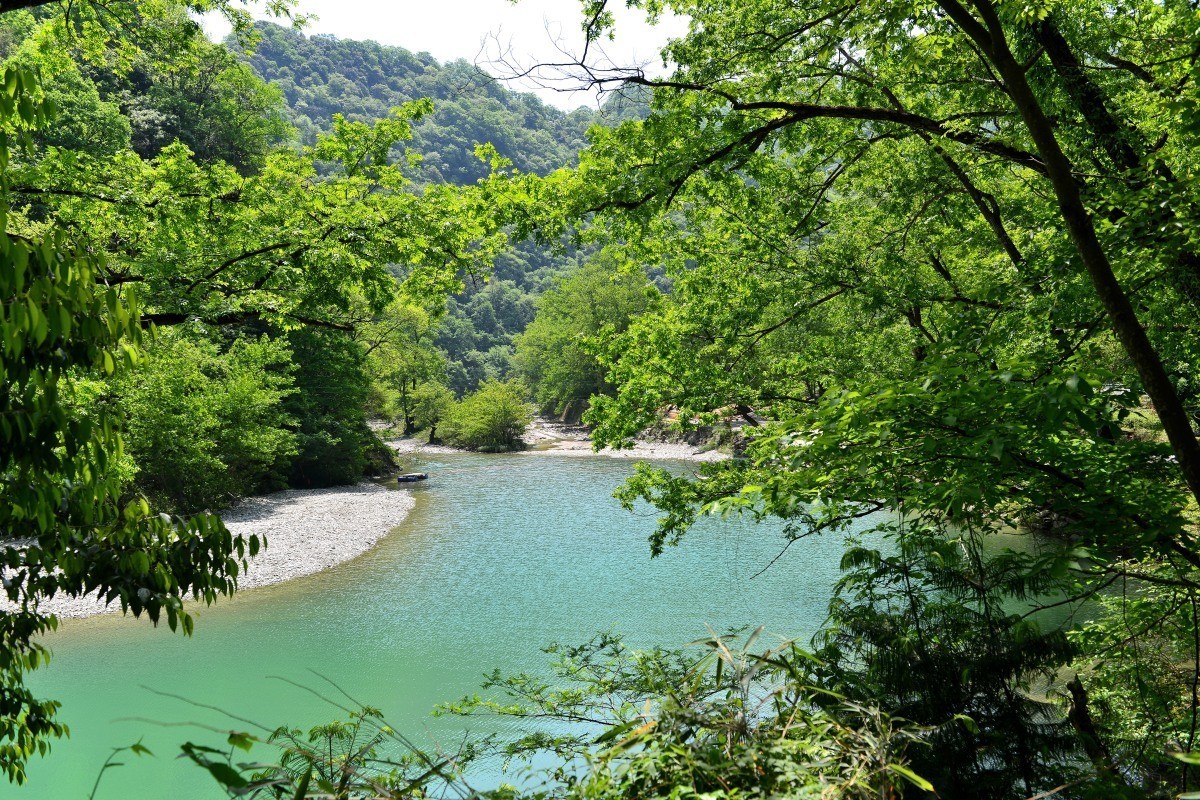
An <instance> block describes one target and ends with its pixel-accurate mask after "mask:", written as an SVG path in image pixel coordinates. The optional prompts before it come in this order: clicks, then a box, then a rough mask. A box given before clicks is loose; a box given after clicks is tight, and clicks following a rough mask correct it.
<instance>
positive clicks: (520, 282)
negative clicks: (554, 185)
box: [227, 22, 641, 422]
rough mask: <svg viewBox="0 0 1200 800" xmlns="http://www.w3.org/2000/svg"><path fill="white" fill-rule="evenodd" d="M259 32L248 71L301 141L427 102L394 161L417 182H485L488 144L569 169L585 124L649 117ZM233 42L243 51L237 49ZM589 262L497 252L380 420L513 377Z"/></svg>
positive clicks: (416, 61) (287, 34)
mask: <svg viewBox="0 0 1200 800" xmlns="http://www.w3.org/2000/svg"><path fill="white" fill-rule="evenodd" d="M255 32H256V34H257V35H258V37H259V39H258V41H257V43H256V45H255V47H254V50H253V52H251V53H250V54H249V55H248V56H246V57H245V58H246V63H248V64H249V65H250V66H251V67H252V68H253V70H254V71H255V73H257V75H259V76H260V77H261V78H262V79H263V80H264V81H266V82H268V83H269V85H270V86H271V87H272V88H274V89H277V90H279V91H280V92H281V93H282V97H283V101H284V115H285V116H286V118H287V119H288V120H289V121H290V122H291V123H292V125H293V126H295V138H296V139H297V141H298V142H299V143H300V144H303V145H312V144H313V143H315V142H316V140H317V137H318V136H319V135H321V134H325V133H328V132H329V131H330V130H332V125H333V118H334V116H335V115H339V114H340V115H342V116H343V117H345V118H346V119H347V120H350V121H356V122H366V123H373V122H375V121H377V120H380V119H384V118H386V117H387V116H388V114H389V113H390V111H391V109H392V108H394V107H396V106H399V105H402V104H404V103H408V102H411V101H413V100H415V99H417V98H430V99H431V100H432V101H433V112H432V113H430V114H427V115H425V116H424V117H423V118H421V119H420V120H418V121H416V122H414V124H413V137H412V140H411V141H408V142H405V143H404V147H403V149H402V148H401V147H399V146H398V147H397V148H395V149H394V150H393V151H392V153H391V156H392V158H394V159H400V158H405V157H407V156H408V155H411V154H417V155H419V156H420V159H419V161H418V162H417V163H415V164H414V165H413V166H412V167H411V168H410V169H409V170H408V174H409V175H410V176H411V177H412V179H413V181H414V183H415V184H417V185H421V184H425V185H431V184H432V185H436V184H445V183H450V184H457V185H463V184H470V183H473V182H474V181H477V180H479V179H481V178H482V177H483V176H485V175H486V174H487V173H488V170H489V166H488V164H486V163H485V162H484V161H482V160H481V159H480V158H478V157H477V155H476V152H475V151H476V148H477V147H479V145H481V144H485V143H487V144H491V145H492V146H494V147H495V148H496V151H497V152H498V153H499V154H500V155H501V156H503V157H504V158H506V159H508V160H510V161H511V162H512V164H513V166H514V167H515V168H517V169H518V170H520V171H521V172H528V173H535V174H538V175H544V174H547V173H549V172H550V171H552V170H555V169H559V168H561V167H567V166H571V165H572V164H574V163H575V162H576V161H577V158H578V153H579V151H580V149H582V147H583V146H584V144H585V138H584V134H585V133H586V131H587V129H588V127H589V126H591V125H593V124H596V123H597V122H601V121H603V120H605V119H607V118H609V117H611V118H612V119H614V120H615V119H622V118H628V117H631V116H636V115H637V114H638V113H639V110H640V108H641V106H640V105H638V104H637V103H631V102H629V101H628V99H627V98H619V99H618V100H619V102H617V103H614V104H613V105H612V106H611V107H608V106H606V107H605V108H604V109H603V110H602V111H589V110H587V109H585V108H580V109H577V110H576V111H573V112H571V113H566V112H563V111H560V110H558V109H556V108H553V107H551V106H547V105H545V104H544V103H542V101H541V100H539V99H538V98H537V97H536V96H535V95H532V94H522V93H518V92H514V91H511V90H509V89H507V88H506V87H505V86H504V85H502V84H501V83H499V82H497V81H496V80H494V79H492V78H490V77H489V76H487V75H485V74H484V73H482V72H481V71H479V70H478V69H476V68H475V67H474V66H472V65H471V64H469V63H467V62H466V61H462V60H459V61H454V62H451V63H448V64H439V63H438V62H437V61H436V60H435V59H433V58H432V57H431V56H430V55H429V54H428V53H412V52H410V51H408V50H405V49H404V48H402V47H392V46H385V45H380V44H377V43H375V42H362V41H355V40H348V39H338V38H337V37H334V36H330V35H323V34H314V35H305V34H304V33H303V32H301V31H297V30H295V29H293V28H287V27H282V26H280V25H275V24H272V23H270V22H258V23H256V25H255ZM227 44H228V45H229V46H230V47H231V48H232V49H235V50H236V47H237V44H236V42H235V41H233V40H230V41H229V42H227ZM584 256H585V254H584V253H580V252H577V251H576V249H575V248H574V247H573V246H571V245H569V244H566V243H565V242H564V244H563V246H562V247H559V248H551V247H548V246H544V245H539V244H536V243H534V242H531V241H517V242H514V243H513V244H512V246H511V247H510V248H508V249H506V250H505V251H504V252H502V253H500V254H498V255H497V257H496V260H495V262H494V264H493V265H492V269H491V270H490V274H489V275H488V277H487V279H486V281H485V280H483V279H482V278H481V279H478V280H469V281H467V282H466V283H465V285H464V287H463V291H462V292H461V293H459V294H456V295H454V296H452V297H450V298H448V299H447V300H446V308H445V314H444V317H442V319H441V320H440V321H436V320H435V321H432V325H433V327H432V328H431V329H430V331H429V335H428V336H422V337H421V338H420V339H419V340H412V341H410V342H408V343H407V346H408V347H409V348H410V349H417V350H424V351H425V353H424V354H423V355H421V356H419V357H413V358H406V359H402V361H403V362H404V366H403V367H402V368H401V369H399V370H398V371H395V370H392V371H390V372H389V374H390V375H391V379H390V380H387V381H384V382H382V383H380V384H378V385H377V392H376V394H375V395H374V400H373V403H372V410H373V412H374V413H376V414H380V415H382V416H385V417H393V416H394V417H396V418H398V419H399V420H401V421H402V422H403V421H404V420H409V421H411V420H412V413H413V409H414V406H413V401H412V399H411V393H410V390H411V389H414V388H416V386H417V385H419V384H420V383H423V382H426V381H430V380H433V381H436V382H437V383H445V384H446V385H448V386H449V387H450V388H451V389H452V390H453V391H454V392H455V393H457V394H459V395H462V394H464V393H466V392H470V391H473V390H475V389H476V388H478V387H479V386H480V385H481V383H483V382H484V381H487V380H503V379H506V378H508V377H510V376H511V375H513V374H514V372H515V368H514V364H513V352H514V351H513V340H514V337H515V336H517V335H519V334H520V333H522V332H523V331H524V329H525V326H526V325H528V324H529V322H530V321H531V320H532V319H533V314H534V302H535V300H536V298H537V297H538V296H539V295H540V294H541V293H542V292H543V291H544V290H545V289H546V288H548V287H549V286H550V285H551V283H552V282H553V281H554V280H555V278H556V277H559V276H562V275H565V274H567V273H569V272H571V271H572V270H574V269H575V268H577V267H578V266H579V265H580V264H581V263H582V260H583V258H584Z"/></svg>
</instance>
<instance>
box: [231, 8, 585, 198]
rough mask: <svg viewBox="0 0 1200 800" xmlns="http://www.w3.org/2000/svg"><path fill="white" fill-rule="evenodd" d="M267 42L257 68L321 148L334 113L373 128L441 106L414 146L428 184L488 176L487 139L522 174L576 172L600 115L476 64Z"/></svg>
mask: <svg viewBox="0 0 1200 800" xmlns="http://www.w3.org/2000/svg"><path fill="white" fill-rule="evenodd" d="M256 30H257V32H258V33H259V35H260V36H261V40H260V41H259V42H258V43H257V45H256V46H255V48H254V51H253V52H252V53H251V54H250V55H249V63H250V65H251V66H252V67H253V68H254V71H255V72H256V73H258V75H260V76H261V77H262V78H263V79H264V80H266V81H267V82H269V83H270V84H272V85H274V86H276V87H278V88H279V89H280V90H281V91H282V92H283V97H284V100H285V101H286V103H287V106H288V118H289V120H290V121H291V122H292V124H293V125H295V126H296V130H297V132H298V136H299V139H300V141H301V142H302V143H304V144H313V143H314V142H315V141H316V138H317V135H318V134H319V133H327V132H329V131H330V130H331V126H332V122H331V120H332V119H333V116H334V115H335V114H342V115H343V116H345V117H346V119H348V120H355V121H361V122H372V121H374V120H377V119H381V118H383V117H386V116H387V115H388V112H389V111H390V110H391V109H392V108H393V107H395V106H399V105H403V104H404V103H407V102H409V101H412V100H415V99H417V98H422V97H427V98H429V99H431V100H433V103H434V109H435V111H434V113H433V114H431V115H429V116H427V117H426V118H425V119H423V120H421V121H420V122H418V123H417V124H416V125H415V126H414V128H413V140H412V142H411V143H410V144H409V147H410V148H411V149H412V150H414V151H415V152H417V153H420V154H421V156H422V158H423V160H422V163H421V164H420V165H419V166H418V167H417V169H416V171H415V172H414V178H415V179H417V180H418V181H424V182H432V183H456V184H462V183H469V182H472V181H475V180H478V179H479V178H481V177H483V176H484V175H485V174H487V165H485V164H483V163H482V162H480V160H479V159H478V158H476V157H475V148H476V146H477V145H479V144H481V143H484V142H487V143H490V144H492V145H494V146H495V148H496V150H497V151H498V152H499V153H500V155H502V156H504V157H505V158H508V159H510V160H511V161H512V162H513V165H514V166H515V167H517V168H518V169H520V170H521V171H522V172H536V173H538V174H543V175H544V174H546V173H547V172H550V171H551V170H555V169H558V168H559V167H564V166H569V165H571V164H573V163H574V162H575V160H576V157H577V154H578V153H579V151H580V150H581V149H582V148H583V146H584V142H585V140H584V134H585V133H586V131H587V129H588V126H590V125H592V124H593V123H594V122H595V121H596V120H597V117H598V115H597V114H596V113H594V112H591V111H588V110H587V109H583V108H580V109H578V110H576V111H573V112H571V113H569V114H568V113H565V112H563V111H559V110H558V109H556V108H553V107H551V106H547V105H545V104H544V103H542V101H541V100H539V99H538V98H537V97H536V96H535V95H532V94H521V93H517V92H513V91H510V90H509V89H507V88H505V87H504V86H503V85H502V84H500V83H498V82H497V81H495V80H494V79H492V78H490V77H488V76H487V75H486V74H484V73H482V72H481V71H479V70H478V69H476V68H475V67H474V66H472V65H471V64H469V63H467V62H466V61H463V60H459V61H453V62H450V63H448V64H439V63H438V62H437V61H436V60H435V59H434V58H433V57H432V56H430V55H429V54H428V53H412V52H410V51H408V50H405V49H404V48H402V47H389V46H385V45H380V44H376V43H375V42H360V41H354V40H351V39H338V38H337V37H334V36H330V35H323V34H314V35H311V36H306V35H305V34H304V33H302V32H300V31H297V30H294V29H292V28H284V27H281V26H279V25H274V24H272V23H269V22H260V23H258V25H257V26H256Z"/></svg>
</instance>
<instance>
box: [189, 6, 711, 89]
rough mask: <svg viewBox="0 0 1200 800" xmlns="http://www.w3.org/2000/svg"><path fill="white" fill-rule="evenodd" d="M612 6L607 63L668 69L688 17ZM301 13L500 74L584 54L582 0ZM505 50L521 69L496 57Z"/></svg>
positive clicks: (528, 85)
mask: <svg viewBox="0 0 1200 800" xmlns="http://www.w3.org/2000/svg"><path fill="white" fill-rule="evenodd" d="M610 5H611V6H612V7H613V10H614V12H615V13H616V20H617V24H616V28H615V30H616V34H617V37H616V39H615V41H613V42H605V43H604V46H603V52H604V54H605V55H606V56H607V59H608V61H610V62H611V64H612V65H617V66H621V67H630V66H641V67H644V68H645V70H646V71H647V72H648V73H650V74H661V73H662V72H663V63H662V57H661V56H660V55H659V51H660V49H661V48H662V46H663V44H665V43H666V41H667V39H669V38H671V37H673V36H680V35H682V34H683V33H684V32H685V31H686V28H687V22H686V20H685V19H684V18H681V17H671V18H667V19H663V20H662V21H660V22H659V24H658V25H657V26H653V27H651V26H649V25H647V24H646V22H645V18H644V16H643V15H642V14H641V12H638V11H629V10H627V9H626V8H625V7H624V3H623V2H621V0H613V2H611V3H610ZM297 11H298V12H299V13H302V14H312V15H315V16H316V17H317V19H316V20H314V21H312V22H310V23H309V25H308V26H307V27H306V28H305V29H304V32H305V33H306V34H309V35H311V34H313V33H332V34H334V35H335V36H337V37H339V38H342V39H371V40H374V41H376V42H379V43H380V44H390V45H399V46H400V47H404V48H406V49H408V50H411V51H413V52H418V53H419V52H422V51H424V52H428V53H430V54H431V55H433V57H434V58H436V59H438V60H439V61H443V62H445V61H452V60H454V59H456V58H464V59H466V60H467V61H470V62H472V63H476V64H478V65H479V66H480V67H482V68H484V69H485V70H487V71H488V72H490V73H492V74H493V75H498V76H502V73H505V72H508V74H512V73H513V72H514V71H515V67H518V66H519V67H527V66H529V65H532V64H534V63H546V62H555V61H562V60H563V56H562V53H561V52H560V49H561V50H566V51H567V52H570V53H574V54H577V53H579V52H580V51H581V50H582V46H583V33H582V30H581V27H580V26H581V23H582V19H583V14H582V11H581V3H580V2H579V0H520V1H519V2H517V3H511V2H508V0H393V1H392V2H388V0H299V5H298V8H297ZM204 25H205V30H206V31H208V34H209V36H210V37H212V38H214V39H218V40H219V39H220V38H221V37H223V36H225V35H226V34H227V33H228V32H229V26H228V24H227V23H225V21H224V20H223V19H220V18H217V17H213V16H211V15H210V16H209V17H208V18H206V19H205V20H204ZM502 54H506V58H505V60H506V61H508V62H510V63H511V64H512V65H513V67H514V68H509V67H504V66H501V65H498V64H496V63H494V62H497V61H498V60H499V56H500V55H502ZM508 85H509V88H512V89H515V90H518V91H532V92H536V93H537V94H538V95H539V96H540V97H541V98H542V100H543V101H545V102H546V103H549V104H551V105H555V106H558V107H559V108H563V109H573V108H576V107H578V106H580V105H594V104H595V99H594V97H593V96H592V95H589V94H588V93H586V92H563V91H557V90H555V89H553V88H549V87H544V86H542V87H539V86H538V85H536V83H534V82H531V81H528V80H525V81H523V82H522V81H513V82H510V83H509V84H508Z"/></svg>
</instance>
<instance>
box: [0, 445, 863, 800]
mask: <svg viewBox="0 0 1200 800" xmlns="http://www.w3.org/2000/svg"><path fill="white" fill-rule="evenodd" d="M411 466H413V467H414V468H418V469H421V470H426V471H429V472H430V473H431V480H429V481H427V482H425V483H423V484H417V485H411V484H410V485H407V486H406V487H405V488H400V489H398V491H411V492H413V493H414V494H415V495H416V501H417V503H416V508H415V509H414V511H413V512H412V513H411V514H410V515H409V517H408V518H407V519H406V520H405V522H404V523H403V525H401V526H400V527H399V528H397V529H396V530H395V531H393V532H392V533H391V534H390V535H389V536H388V537H387V538H385V539H384V540H383V541H382V542H381V543H380V544H379V545H378V546H377V547H376V548H374V549H373V550H371V551H370V552H368V553H366V554H364V555H363V556H361V557H359V558H357V559H355V560H353V561H350V562H347V563H345V564H342V565H340V566H338V567H336V568H334V569H332V570H329V571H327V572H323V573H321V574H318V575H313V576H309V577H306V578H301V579H298V580H295V581H291V582H288V583H285V584H280V585H277V586H272V587H267V588H263V589H256V590H252V591H247V592H244V593H241V594H239V595H238V596H237V597H236V598H234V599H232V600H229V601H226V602H223V603H220V604H218V605H216V606H213V607H211V608H202V609H200V610H199V611H198V613H197V615H196V616H197V624H196V632H195V636H194V637H192V638H191V639H187V638H185V637H183V636H180V635H176V634H171V633H170V632H168V631H167V630H165V629H164V630H154V629H152V628H151V627H150V626H149V625H147V624H145V623H142V622H138V621H135V620H130V619H124V618H122V617H119V616H112V615H110V616H105V617H96V618H92V619H86V620H69V621H67V622H65V623H64V624H63V626H62V629H61V630H60V631H59V632H58V633H57V634H55V635H54V636H53V637H52V638H51V639H50V640H49V641H48V644H49V645H50V646H51V648H52V649H53V652H54V660H53V662H52V663H51V665H50V666H49V667H48V668H45V669H43V670H41V671H40V672H38V673H36V674H35V675H34V676H33V677H32V680H31V683H32V685H33V686H34V688H35V690H36V691H38V692H41V693H42V694H43V695H44V696H49V697H54V698H56V699H58V700H60V701H62V703H63V708H62V711H61V716H62V718H63V719H64V720H65V721H66V722H67V723H68V724H69V725H70V727H71V737H70V739H69V740H63V741H58V742H56V743H55V744H54V747H53V752H52V754H51V755H50V756H49V757H47V758H44V759H40V760H36V759H35V761H34V762H33V763H32V764H31V766H30V769H29V776H30V782H29V784H28V785H27V786H25V787H21V788H15V787H11V786H8V785H5V784H0V797H9V796H12V797H19V798H54V799H55V800H57V799H58V798H86V797H87V796H88V793H89V792H90V791H91V787H92V784H93V782H94V781H95V779H96V776H97V773H98V771H99V769H100V766H101V764H103V763H104V760H105V758H106V757H107V756H108V754H109V752H110V751H111V749H112V748H113V747H115V746H120V745H125V744H130V743H132V742H134V741H137V740H138V739H142V741H143V743H144V744H145V745H146V746H148V747H149V748H150V749H151V750H152V751H153V752H154V754H155V755H154V757H152V758H150V757H142V758H134V757H130V758H125V759H123V760H124V761H126V762H127V764H126V766H123V767H121V768H119V769H114V770H111V771H109V772H108V773H107V774H106V775H105V776H104V779H103V782H102V783H101V785H100V790H99V791H98V792H97V795H96V796H97V797H98V798H103V799H105V800H117V799H120V800H151V799H152V798H153V799H154V800H158V798H171V800H194V799H195V800H200V799H201V798H214V797H219V796H221V795H220V793H219V792H218V791H216V789H215V784H213V783H212V782H211V780H210V779H209V778H208V777H207V776H206V775H205V774H204V773H202V772H201V770H199V769H198V768H197V767H195V766H194V765H192V764H191V763H190V762H185V761H183V760H179V759H177V758H175V756H176V754H177V753H178V752H179V749H178V745H179V743H181V742H184V741H188V740H191V741H196V742H200V743H208V744H219V743H220V741H221V737H220V736H219V735H217V734H214V733H211V732H208V731H205V730H203V729H201V728H199V727H196V725H197V724H198V725H210V726H214V727H216V728H218V729H225V730H228V729H230V728H238V729H245V728H246V727H247V726H246V725H244V724H242V723H238V722H234V721H231V720H230V719H229V718H227V717H224V716H223V715H221V714H219V713H217V712H215V711H210V710H206V709H202V708H199V707H197V706H195V705H191V704H189V703H187V702H185V701H184V700H180V699H172V698H168V697H164V696H162V695H161V694H158V693H156V692H166V693H171V694H176V695H180V696H182V697H185V698H187V699H188V700H191V701H194V702H195V703H203V704H207V705H212V706H218V707H220V708H222V709H226V710H228V711H231V712H235V713H236V714H237V715H238V716H241V717H243V718H246V719H250V720H254V721H256V722H260V723H262V724H264V725H268V726H271V727H274V726H276V725H280V724H284V723H287V724H292V725H296V726H301V727H305V728H307V727H308V726H311V725H313V724H317V723H320V722H326V721H330V720H333V719H336V718H338V717H340V716H342V712H340V711H338V710H337V709H335V708H333V707H332V706H330V705H328V704H327V703H326V702H325V701H323V700H321V699H319V698H318V697H316V696H314V695H313V694H311V693H309V692H306V691H304V690H303V689H300V688H297V687H296V686H293V685H291V684H289V683H287V682H286V681H284V680H280V679H279V678H285V679H288V680H290V681H295V682H297V683H301V684H303V685H305V686H310V687H313V688H318V689H321V690H322V691H324V690H326V689H328V687H327V685H324V684H323V683H322V681H321V679H320V678H319V677H317V676H316V675H315V674H314V673H313V670H315V671H317V672H319V673H320V674H321V675H324V676H327V677H328V678H329V679H331V680H332V681H334V682H336V683H337V684H338V685H339V686H340V687H342V688H343V689H345V690H346V691H347V692H348V693H349V694H351V695H353V696H354V697H355V698H356V699H358V700H360V701H362V702H365V703H369V704H371V705H374V706H377V707H379V708H380V709H382V710H383V712H384V714H385V715H386V717H387V719H388V721H389V723H390V724H392V725H393V727H395V728H397V729H398V730H401V731H404V732H406V733H407V734H409V735H410V737H411V738H413V739H416V740H418V741H424V742H425V743H428V742H429V737H433V738H436V739H437V740H439V741H444V742H450V743H453V742H457V741H458V740H459V739H460V738H461V736H462V733H463V730H464V727H466V723H465V722H464V721H462V720H455V719H445V718H439V719H432V718H430V716H429V711H430V709H431V708H432V706H433V705H434V704H435V703H437V702H441V701H446V700H451V699H456V698H458V697H461V696H462V695H464V694H469V693H473V692H474V691H475V690H476V689H477V688H478V686H479V684H480V680H481V677H482V675H483V673H484V672H486V671H490V670H491V669H492V668H497V667H498V668H500V669H502V670H504V671H508V672H513V671H518V670H529V671H536V670H539V669H544V668H545V665H546V663H547V657H546V656H545V655H544V654H542V653H541V652H540V647H541V646H543V645H545V644H547V643H550V642H552V641H559V642H563V643H581V642H583V641H586V640H587V639H588V638H590V637H591V636H592V635H593V634H595V633H597V632H600V631H606V630H610V629H611V630H616V631H619V632H621V633H622V634H624V635H625V636H626V639H627V641H629V642H630V643H631V644H635V645H638V646H648V645H655V644H661V645H667V646H678V645H683V644H686V643H687V642H689V641H693V640H695V639H699V638H702V637H704V636H705V635H706V633H707V628H706V625H707V626H712V627H713V628H714V629H717V630H723V629H726V628H729V627H733V626H742V625H749V626H757V625H765V626H766V629H767V631H768V632H771V633H774V634H778V635H780V636H785V637H796V638H800V639H802V640H807V638H808V637H809V636H810V635H811V634H812V633H813V631H814V630H815V629H816V627H817V626H818V625H819V624H820V623H821V621H822V620H823V619H824V617H825V608H826V604H827V600H828V598H829V594H830V589H831V587H832V584H833V582H834V581H835V580H836V578H837V575H838V571H837V564H838V560H839V557H840V554H841V550H842V543H841V541H840V540H838V539H836V538H820V537H818V538H815V539H812V540H803V541H801V542H798V543H796V544H795V545H793V546H792V547H791V548H790V549H789V550H788V551H787V552H786V554H785V555H784V556H783V557H782V558H780V559H779V561H778V562H777V563H776V564H775V565H774V566H772V567H771V568H770V569H769V570H767V571H766V572H765V573H764V574H762V575H761V576H759V577H756V578H753V579H752V576H753V575H754V574H755V573H757V572H758V571H759V570H760V569H762V568H763V567H764V566H766V565H767V564H768V563H769V562H770V561H771V560H772V559H773V558H775V557H776V556H777V555H778V554H779V550H780V548H781V546H782V545H783V539H782V536H781V535H780V531H779V529H778V528H775V527H768V526H755V525H753V524H750V523H746V522H742V521H738V520H717V519H713V520H704V521H703V523H702V524H701V525H699V526H697V528H696V529H695V530H694V531H693V533H692V534H691V535H690V536H689V538H688V539H687V540H685V542H684V543H683V544H682V545H680V546H679V547H678V548H673V549H669V550H668V551H667V553H665V554H664V555H663V556H662V557H661V558H658V559H654V560H652V559H650V558H649V548H648V544H647V536H648V535H649V533H650V532H651V530H652V529H653V527H654V514H653V512H652V510H650V509H646V510H644V511H643V512H642V513H640V514H630V513H628V512H625V511H623V510H622V509H621V508H620V507H619V505H618V504H617V502H616V501H615V500H613V499H612V496H611V495H612V491H613V489H614V488H616V487H617V486H618V485H619V484H620V483H621V481H622V480H624V478H625V477H626V476H627V475H628V474H629V473H630V472H631V470H632V463H631V462H629V461H626V460H622V459H607V458H601V457H578V456H574V457H571V456H561V455H554V454H531V455H509V456H482V455H466V454H463V455H437V456H422V457H420V459H419V460H417V461H415V462H413V463H412V465H411ZM678 467H679V468H680V469H686V468H687V465H686V464H682V465H678ZM476 727H477V724H476ZM251 755H252V756H254V755H257V754H251ZM261 757H262V758H269V757H270V753H263V754H261ZM491 779H492V780H493V781H494V780H495V779H496V776H491Z"/></svg>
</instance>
